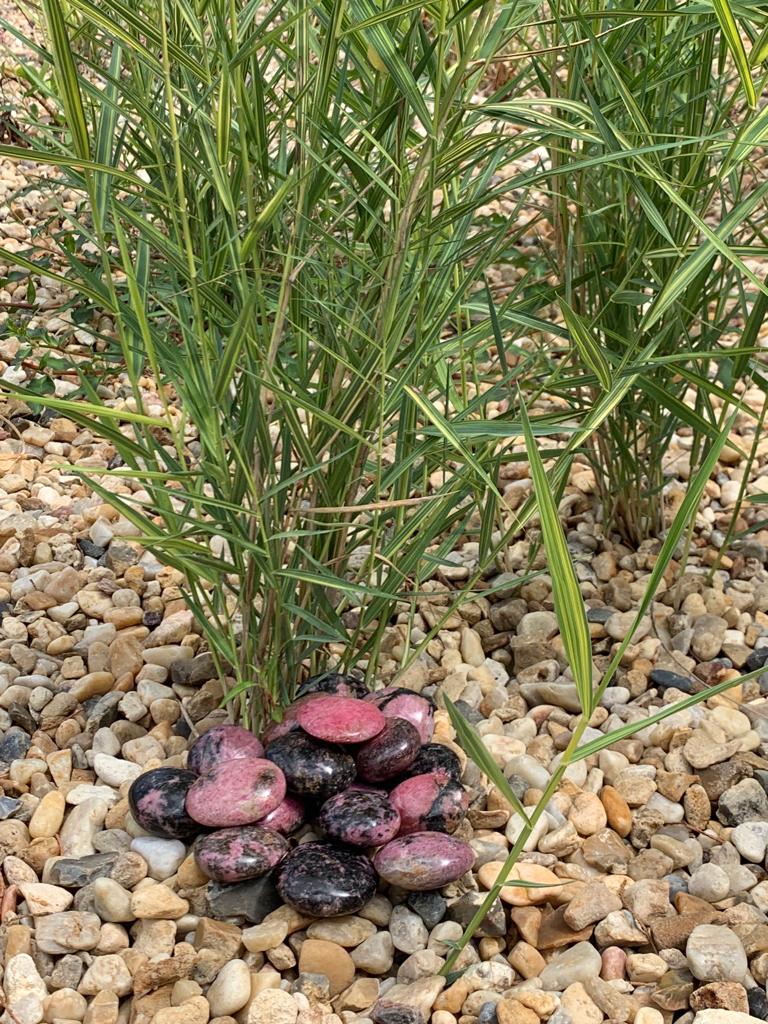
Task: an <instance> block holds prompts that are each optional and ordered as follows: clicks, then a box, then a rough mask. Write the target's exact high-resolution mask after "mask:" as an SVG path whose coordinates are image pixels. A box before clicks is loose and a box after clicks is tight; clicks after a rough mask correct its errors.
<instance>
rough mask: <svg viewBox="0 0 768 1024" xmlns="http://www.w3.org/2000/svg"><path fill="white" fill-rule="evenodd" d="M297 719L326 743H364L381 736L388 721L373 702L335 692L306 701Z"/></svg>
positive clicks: (309, 731) (313, 734)
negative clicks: (338, 694) (339, 695)
mask: <svg viewBox="0 0 768 1024" xmlns="http://www.w3.org/2000/svg"><path fill="white" fill-rule="evenodd" d="M296 721H297V722H298V723H299V725H300V726H301V728H302V729H303V730H304V731H305V732H308V733H309V735H310V736H314V737H315V739H318V740H325V742H326V743H364V742H365V741H366V740H370V739H373V737H374V736H377V735H378V734H379V733H380V732H381V730H382V729H383V728H384V726H385V725H386V722H387V720H386V718H385V717H384V715H383V714H382V713H381V711H379V709H378V708H377V707H375V706H374V705H373V704H369V703H367V702H366V701H364V700H357V699H356V698H355V697H338V696H336V695H335V694H322V695H318V696H317V697H315V698H314V699H313V700H311V701H309V702H307V703H306V704H302V705H301V707H300V708H299V709H298V711H297V712H296Z"/></svg>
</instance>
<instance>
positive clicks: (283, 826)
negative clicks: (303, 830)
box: [259, 796, 307, 836]
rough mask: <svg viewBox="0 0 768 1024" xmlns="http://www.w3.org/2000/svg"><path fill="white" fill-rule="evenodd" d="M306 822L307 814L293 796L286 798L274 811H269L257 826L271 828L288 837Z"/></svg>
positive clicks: (302, 805) (301, 804) (299, 801)
mask: <svg viewBox="0 0 768 1024" xmlns="http://www.w3.org/2000/svg"><path fill="white" fill-rule="evenodd" d="M306 820H307V812H306V808H305V807H304V804H303V803H302V802H301V800H297V799H296V797H295V796H287V797H286V798H285V799H284V800H283V802H282V803H279V804H278V805H277V807H276V808H275V809H274V811H270V812H269V814H267V815H266V817H264V818H262V819H261V820H260V821H259V825H263V826H264V828H273V829H275V830H276V831H277V832H282V833H283V835H285V836H289V835H290V834H291V832H295V831H296V829H297V828H298V827H299V826H300V825H303V824H304V822H305V821H306Z"/></svg>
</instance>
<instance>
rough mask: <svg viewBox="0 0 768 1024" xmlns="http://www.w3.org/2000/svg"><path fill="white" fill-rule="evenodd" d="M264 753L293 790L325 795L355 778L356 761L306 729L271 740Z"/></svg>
mask: <svg viewBox="0 0 768 1024" xmlns="http://www.w3.org/2000/svg"><path fill="white" fill-rule="evenodd" d="M266 757H268V758H269V760H270V761H274V762H275V764H276V765H277V766H278V767H279V768H280V769H281V771H282V772H283V774H284V775H285V778H286V782H287V784H288V789H289V790H290V791H291V792H292V793H299V794H301V795H304V796H314V797H321V798H323V799H325V798H327V797H329V796H333V794H334V793H340V792H341V791H342V790H343V789H346V788H347V786H349V785H350V783H352V782H354V780H355V774H356V769H355V762H354V759H353V758H352V757H351V756H350V755H349V754H345V753H344V752H343V751H342V750H334V749H333V748H332V747H326V746H325V745H324V744H323V743H319V742H318V741H317V740H315V739H312V737H311V736H307V734H306V733H305V732H301V731H299V732H290V733H288V734H287V735H285V736H281V737H280V738H279V739H276V740H274V741H273V742H272V743H270V744H269V746H268V747H267V750H266Z"/></svg>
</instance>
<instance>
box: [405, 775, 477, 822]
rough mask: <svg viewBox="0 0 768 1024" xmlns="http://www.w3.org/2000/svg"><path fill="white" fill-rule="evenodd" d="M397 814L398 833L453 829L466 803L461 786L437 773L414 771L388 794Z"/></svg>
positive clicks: (467, 797) (466, 796)
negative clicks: (414, 772)
mask: <svg viewBox="0 0 768 1024" xmlns="http://www.w3.org/2000/svg"><path fill="white" fill-rule="evenodd" d="M389 799H390V802H391V803H392V806H393V807H394V808H395V810H396V811H397V813H398V814H399V815H400V835H408V834H409V833H411V832H455V831H456V829H457V828H458V826H459V823H460V822H461V820H462V818H463V817H464V815H465V814H466V813H467V808H468V807H469V796H468V795H467V792H466V791H465V789H464V787H463V786H462V785H461V784H460V783H458V782H455V781H454V780H453V779H449V780H447V781H443V778H441V777H440V776H438V775H433V774H429V775H415V776H414V777H413V778H411V779H405V781H403V782H401V783H400V784H399V785H398V786H395V788H394V789H393V790H392V792H391V793H390V794H389Z"/></svg>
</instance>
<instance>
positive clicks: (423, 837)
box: [373, 832, 475, 892]
mask: <svg viewBox="0 0 768 1024" xmlns="http://www.w3.org/2000/svg"><path fill="white" fill-rule="evenodd" d="M474 860H475V852H474V850H473V849H472V847H471V846H470V845H469V843H465V842H464V840H463V839H456V838H455V837H454V836H446V835H444V834H443V833H441V832H414V833H413V834H412V835H409V836H400V837H399V838H398V839H393V840H392V842H391V843H387V845H386V846H382V848H381V849H380V850H379V851H378V852H377V854H376V856H375V857H374V858H373V864H374V867H375V868H376V870H377V871H378V873H379V874H380V875H381V877H382V878H383V879H384V881H385V882H389V884H390V885H399V886H400V888H401V889H409V890H411V891H412V892H423V891H425V890H428V889H439V888H440V886H442V885H447V884H448V883H449V882H455V881H456V879H457V878H461V876H462V875H463V874H465V873H466V872H467V871H469V869H470V868H471V867H472V864H473V863H474Z"/></svg>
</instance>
